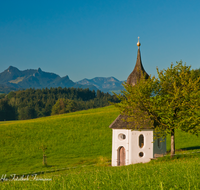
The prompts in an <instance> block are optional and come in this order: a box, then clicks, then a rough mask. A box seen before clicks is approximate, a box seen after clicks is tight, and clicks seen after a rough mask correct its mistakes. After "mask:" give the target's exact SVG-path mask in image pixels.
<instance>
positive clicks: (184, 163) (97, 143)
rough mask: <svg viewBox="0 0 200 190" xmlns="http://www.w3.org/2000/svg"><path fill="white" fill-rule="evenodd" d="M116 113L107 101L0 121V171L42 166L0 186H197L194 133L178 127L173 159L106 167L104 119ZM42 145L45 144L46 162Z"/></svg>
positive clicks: (198, 147) (199, 166)
mask: <svg viewBox="0 0 200 190" xmlns="http://www.w3.org/2000/svg"><path fill="white" fill-rule="evenodd" d="M118 114H119V112H118V110H117V109H116V108H115V107H114V106H108V107H104V108H98V109H91V110H86V111H79V112H74V113H69V114H62V115H57V116H50V117H45V118H38V119H32V120H23V121H6V122H0V147H1V149H0V175H3V174H6V175H7V176H10V175H11V174H18V175H23V174H29V175H30V174H34V173H38V174H39V173H40V172H41V171H44V172H45V171H46V172H45V173H44V174H39V175H38V176H37V179H38V180H34V179H33V178H34V177H32V178H31V177H30V180H29V181H4V182H0V189H200V153H199V152H200V138H199V137H197V136H194V135H191V134H187V133H183V132H181V131H177V132H176V149H177V151H176V153H177V155H176V156H175V157H174V158H173V159H170V156H169V155H166V156H165V157H163V158H158V159H157V160H152V161H151V162H149V163H146V164H135V165H129V166H122V167H111V166H110V164H111V149H112V146H111V145H112V130H111V129H110V128H109V125H110V124H111V123H112V122H113V121H114V120H115V118H116V117H117V116H118ZM42 146H44V147H46V148H47V149H46V151H45V154H46V156H47V165H46V166H43V164H42V161H43V151H42V148H41V147H42ZM167 150H168V151H169V150H170V138H167ZM25 177H27V176H25ZM40 178H42V179H51V181H45V180H43V181H40V180H39V179H40ZM31 179H32V180H31Z"/></svg>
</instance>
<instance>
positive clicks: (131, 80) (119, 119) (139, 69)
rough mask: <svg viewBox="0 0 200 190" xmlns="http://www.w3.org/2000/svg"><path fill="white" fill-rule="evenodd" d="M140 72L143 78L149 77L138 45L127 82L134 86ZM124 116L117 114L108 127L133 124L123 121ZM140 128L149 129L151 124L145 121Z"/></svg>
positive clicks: (114, 127)
mask: <svg viewBox="0 0 200 190" xmlns="http://www.w3.org/2000/svg"><path fill="white" fill-rule="evenodd" d="M142 74H143V75H144V76H145V78H148V77H149V75H148V74H147V72H146V71H145V70H144V67H143V65H142V60H141V55H140V47H139V46H138V52H137V60H136V64H135V68H134V69H133V71H132V73H131V74H130V75H129V77H128V79H127V83H128V84H131V85H133V86H134V85H135V84H136V83H137V81H139V80H140V78H141V75H142ZM126 118H127V116H125V115H119V116H118V117H117V118H116V119H115V121H113V123H112V124H111V125H110V126H109V127H110V128H112V129H128V128H130V125H132V126H133V125H134V122H132V123H131V124H129V123H128V122H126V121H123V120H126ZM141 128H142V129H150V128H152V126H150V125H149V124H148V122H146V123H145V124H144V125H143V126H141Z"/></svg>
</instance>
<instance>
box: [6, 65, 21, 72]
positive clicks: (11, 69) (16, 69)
mask: <svg viewBox="0 0 200 190" xmlns="http://www.w3.org/2000/svg"><path fill="white" fill-rule="evenodd" d="M7 71H8V72H15V71H19V69H18V68H16V67H13V66H9V67H8V69H7Z"/></svg>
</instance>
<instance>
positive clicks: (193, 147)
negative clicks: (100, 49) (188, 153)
mask: <svg viewBox="0 0 200 190" xmlns="http://www.w3.org/2000/svg"><path fill="white" fill-rule="evenodd" d="M196 149H200V146H192V147H187V148H181V150H196Z"/></svg>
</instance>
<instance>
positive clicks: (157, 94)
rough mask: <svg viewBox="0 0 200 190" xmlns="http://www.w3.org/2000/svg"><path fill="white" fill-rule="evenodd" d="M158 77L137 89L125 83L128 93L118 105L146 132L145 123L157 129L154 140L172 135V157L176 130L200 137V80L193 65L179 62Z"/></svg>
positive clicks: (160, 72)
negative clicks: (143, 127)
mask: <svg viewBox="0 0 200 190" xmlns="http://www.w3.org/2000/svg"><path fill="white" fill-rule="evenodd" d="M157 73H158V78H155V77H151V76H150V77H149V78H148V79H145V78H146V77H145V76H143V77H141V79H140V81H138V82H137V84H136V85H135V86H132V85H129V84H127V83H125V84H124V88H125V90H124V91H122V94H121V95H118V98H120V99H121V103H119V104H117V105H116V106H117V107H118V108H119V109H120V112H121V114H123V115H126V116H128V117H125V118H127V119H126V120H127V121H128V122H130V123H131V121H134V126H131V125H130V128H131V129H137V128H140V129H142V126H143V124H144V123H146V122H149V124H150V125H151V126H154V130H155V134H156V135H155V136H154V138H155V139H156V138H165V137H166V135H167V134H170V135H171V157H173V156H174V154H175V130H176V129H180V130H182V131H185V132H189V133H192V134H196V135H198V131H199V125H200V87H199V80H200V78H199V77H196V74H195V72H194V71H193V70H191V67H190V66H186V65H185V64H184V65H183V64H182V61H180V62H177V64H176V65H175V66H174V65H173V64H171V66H170V67H169V68H168V69H166V70H161V71H159V70H158V69H157Z"/></svg>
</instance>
